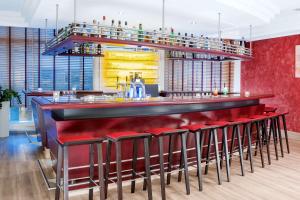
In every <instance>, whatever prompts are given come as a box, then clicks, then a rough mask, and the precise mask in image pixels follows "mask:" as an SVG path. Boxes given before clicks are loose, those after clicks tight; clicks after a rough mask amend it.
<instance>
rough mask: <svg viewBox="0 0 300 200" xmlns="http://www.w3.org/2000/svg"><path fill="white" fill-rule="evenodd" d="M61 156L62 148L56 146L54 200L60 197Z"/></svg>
mask: <svg viewBox="0 0 300 200" xmlns="http://www.w3.org/2000/svg"><path fill="white" fill-rule="evenodd" d="M62 154H63V152H62V147H61V145H58V149H57V165H56V189H55V200H59V197H60V186H61V168H62Z"/></svg>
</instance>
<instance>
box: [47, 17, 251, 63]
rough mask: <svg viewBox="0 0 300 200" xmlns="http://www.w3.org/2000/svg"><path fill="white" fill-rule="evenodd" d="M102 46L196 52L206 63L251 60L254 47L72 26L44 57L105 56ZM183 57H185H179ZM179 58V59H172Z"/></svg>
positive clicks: (228, 41)
mask: <svg viewBox="0 0 300 200" xmlns="http://www.w3.org/2000/svg"><path fill="white" fill-rule="evenodd" d="M101 44H107V45H134V46H138V47H150V48H156V49H163V50H168V51H170V52H172V53H170V55H184V54H186V53H192V56H193V57H194V58H196V59H200V60H201V59H204V60H249V59H251V58H252V52H251V49H250V48H247V47H245V41H242V40H231V39H219V38H208V37H204V36H200V37H195V36H193V35H191V36H187V34H185V35H177V34H176V35H175V34H174V31H173V30H171V32H170V33H166V32H164V31H162V30H160V31H155V30H154V31H147V30H143V29H142V28H141V27H139V28H138V29H132V28H126V27H120V26H118V27H116V26H103V25H99V24H97V23H96V22H95V21H94V23H93V24H86V23H82V24H80V23H72V24H70V25H69V26H68V27H66V28H63V29H61V30H60V31H58V34H57V36H55V37H54V38H53V39H52V40H50V41H49V42H48V43H47V44H46V50H45V52H44V53H43V54H44V55H65V56H67V55H71V56H72V55H73V56H102V48H101ZM179 57H181V56H179ZM172 58H173V59H176V57H172Z"/></svg>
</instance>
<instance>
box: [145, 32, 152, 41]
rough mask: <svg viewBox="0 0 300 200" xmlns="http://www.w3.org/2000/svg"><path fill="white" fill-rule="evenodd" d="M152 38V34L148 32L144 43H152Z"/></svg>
mask: <svg viewBox="0 0 300 200" xmlns="http://www.w3.org/2000/svg"><path fill="white" fill-rule="evenodd" d="M151 40H152V38H151V36H150V32H148V31H146V32H145V34H144V41H145V42H151Z"/></svg>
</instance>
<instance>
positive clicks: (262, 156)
mask: <svg viewBox="0 0 300 200" xmlns="http://www.w3.org/2000/svg"><path fill="white" fill-rule="evenodd" d="M258 123H259V122H258V121H257V122H255V126H256V130H257V136H256V137H257V142H258V147H259V153H260V159H261V165H262V168H264V167H265V161H264V154H263V149H262V142H261V135H260V129H259V124H258Z"/></svg>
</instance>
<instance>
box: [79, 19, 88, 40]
mask: <svg viewBox="0 0 300 200" xmlns="http://www.w3.org/2000/svg"><path fill="white" fill-rule="evenodd" d="M81 34H82V36H84V37H87V36H89V35H88V30H87V25H86V22H83V24H82V28H81Z"/></svg>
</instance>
